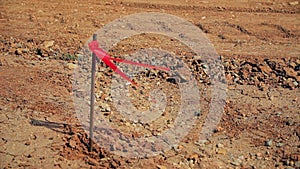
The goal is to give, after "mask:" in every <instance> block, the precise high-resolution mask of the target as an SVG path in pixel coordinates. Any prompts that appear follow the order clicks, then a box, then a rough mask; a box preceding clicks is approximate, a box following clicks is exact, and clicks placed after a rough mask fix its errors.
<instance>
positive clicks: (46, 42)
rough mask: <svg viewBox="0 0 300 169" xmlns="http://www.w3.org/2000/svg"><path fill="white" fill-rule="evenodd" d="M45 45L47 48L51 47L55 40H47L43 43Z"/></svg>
mask: <svg viewBox="0 0 300 169" xmlns="http://www.w3.org/2000/svg"><path fill="white" fill-rule="evenodd" d="M43 45H44V46H45V47H46V48H50V47H52V46H53V45H54V41H53V40H50V41H45V42H44V43H43Z"/></svg>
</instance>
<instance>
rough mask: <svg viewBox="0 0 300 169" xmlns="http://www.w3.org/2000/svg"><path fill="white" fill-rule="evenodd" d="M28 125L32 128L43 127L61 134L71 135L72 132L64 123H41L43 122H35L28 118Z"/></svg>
mask: <svg viewBox="0 0 300 169" xmlns="http://www.w3.org/2000/svg"><path fill="white" fill-rule="evenodd" d="M30 124H31V125H33V126H43V127H47V128H49V129H51V130H53V131H56V132H59V133H63V134H70V135H73V134H74V132H73V131H72V127H71V125H69V124H66V123H57V122H51V121H46V120H45V121H43V120H37V119H33V118H30Z"/></svg>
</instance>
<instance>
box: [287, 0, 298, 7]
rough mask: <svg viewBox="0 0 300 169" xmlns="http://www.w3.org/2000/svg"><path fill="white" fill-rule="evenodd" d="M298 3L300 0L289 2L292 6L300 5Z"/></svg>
mask: <svg viewBox="0 0 300 169" xmlns="http://www.w3.org/2000/svg"><path fill="white" fill-rule="evenodd" d="M298 4H299V1H292V2H289V5H291V6H295V5H298Z"/></svg>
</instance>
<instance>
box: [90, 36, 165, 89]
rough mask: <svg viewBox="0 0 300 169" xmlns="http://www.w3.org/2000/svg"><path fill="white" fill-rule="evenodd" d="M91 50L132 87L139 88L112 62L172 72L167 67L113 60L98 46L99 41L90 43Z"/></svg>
mask: <svg viewBox="0 0 300 169" xmlns="http://www.w3.org/2000/svg"><path fill="white" fill-rule="evenodd" d="M89 48H90V50H91V51H92V52H93V53H95V55H96V56H97V57H98V58H99V59H100V60H102V61H103V62H104V63H105V64H106V65H107V66H109V67H110V68H111V69H112V70H113V71H114V72H116V73H118V74H119V75H120V76H121V77H123V78H124V79H125V80H127V81H129V82H130V83H131V84H132V85H135V86H137V84H136V83H135V82H134V81H132V80H131V79H130V78H129V77H128V76H127V75H126V74H125V73H123V72H122V71H121V70H120V69H119V68H118V67H117V66H116V65H115V64H114V63H113V62H111V60H113V61H116V62H122V63H127V64H131V65H136V66H142V67H146V68H150V69H157V70H163V71H170V69H169V68H167V67H162V66H153V65H148V64H144V63H138V62H133V61H129V60H123V59H119V58H112V57H110V56H109V54H108V53H106V52H105V51H104V50H103V49H101V48H99V44H98V42H97V41H92V42H90V43H89Z"/></svg>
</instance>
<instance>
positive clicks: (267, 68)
mask: <svg viewBox="0 0 300 169" xmlns="http://www.w3.org/2000/svg"><path fill="white" fill-rule="evenodd" d="M259 68H260V70H261V71H262V72H264V73H266V74H270V73H271V72H272V69H271V68H270V67H269V66H268V65H263V66H259Z"/></svg>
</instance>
